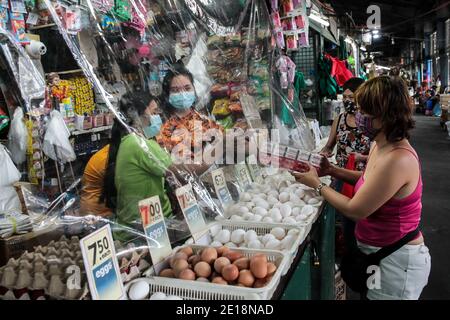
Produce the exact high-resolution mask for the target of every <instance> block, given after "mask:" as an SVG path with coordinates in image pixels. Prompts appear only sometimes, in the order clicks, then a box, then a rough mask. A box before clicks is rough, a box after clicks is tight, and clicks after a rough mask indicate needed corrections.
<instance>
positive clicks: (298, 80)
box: [280, 71, 306, 127]
mask: <svg viewBox="0 0 450 320" xmlns="http://www.w3.org/2000/svg"><path fill="white" fill-rule="evenodd" d="M304 88H306V82H305V77H304V75H303V73H301V72H300V71H296V72H295V79H294V89H295V97H294V100H293V102H292V106H293V107H300V101H299V95H300V92H301V90H302V89H304ZM280 118H281V121H282V122H283V124H284V125H286V126H288V127H292V126H293V125H294V124H295V122H294V118H293V117H292V114H291V112H290V111H289V108H288V107H287V106H286V103H285V101H284V100H283V102H282V107H281V116H280Z"/></svg>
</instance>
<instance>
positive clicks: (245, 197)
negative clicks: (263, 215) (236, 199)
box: [240, 192, 252, 202]
mask: <svg viewBox="0 0 450 320" xmlns="http://www.w3.org/2000/svg"><path fill="white" fill-rule="evenodd" d="M240 200H241V201H244V202H248V201H251V200H252V196H251V194H250V193H248V192H244V193H243V194H242V195H241V198H240Z"/></svg>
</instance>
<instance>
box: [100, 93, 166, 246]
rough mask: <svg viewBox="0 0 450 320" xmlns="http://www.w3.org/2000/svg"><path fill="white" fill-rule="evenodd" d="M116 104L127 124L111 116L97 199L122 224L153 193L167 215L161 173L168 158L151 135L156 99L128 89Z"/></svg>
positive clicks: (156, 124)
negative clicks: (112, 123)
mask: <svg viewBox="0 0 450 320" xmlns="http://www.w3.org/2000/svg"><path fill="white" fill-rule="evenodd" d="M119 108H120V111H121V112H122V114H123V115H124V118H125V119H124V122H125V123H126V124H127V125H128V126H129V127H126V126H124V125H123V124H122V123H120V122H119V121H118V120H117V119H115V120H114V125H113V129H112V134H111V143H110V147H109V154H108V163H107V167H106V174H105V178H104V184H103V185H104V188H103V190H104V191H103V194H102V198H101V199H102V200H103V201H105V203H106V206H107V207H109V208H111V209H112V210H115V220H116V221H117V222H118V223H119V224H121V225H125V226H130V225H131V224H132V222H134V221H139V219H140V213H139V209H138V202H139V201H141V200H143V199H146V198H149V197H151V196H155V195H157V196H159V198H160V201H161V206H162V209H163V212H164V215H165V216H170V215H171V213H172V209H171V206H170V202H169V199H168V197H167V194H166V191H165V175H166V172H167V170H169V167H170V166H171V165H172V161H171V159H170V156H169V154H167V152H165V151H164V150H163V149H161V147H160V146H159V145H158V143H157V142H156V141H154V140H153V139H152V138H154V137H155V136H156V135H157V134H158V133H159V128H160V127H161V118H160V116H159V114H158V113H157V110H158V105H157V102H156V99H155V98H154V97H152V96H150V95H149V94H148V93H147V92H134V93H128V94H126V95H124V96H123V97H122V99H121V101H120V107H119ZM133 130H137V132H133ZM125 234H126V233H120V232H118V233H117V234H115V236H117V237H118V238H119V239H124V237H125V236H124V235H125Z"/></svg>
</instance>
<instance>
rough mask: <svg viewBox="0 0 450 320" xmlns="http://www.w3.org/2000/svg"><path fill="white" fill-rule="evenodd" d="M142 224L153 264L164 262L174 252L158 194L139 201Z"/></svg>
mask: <svg viewBox="0 0 450 320" xmlns="http://www.w3.org/2000/svg"><path fill="white" fill-rule="evenodd" d="M139 211H140V213H141V218H142V226H143V227H144V231H145V235H146V236H147V244H148V247H149V251H150V255H151V256H152V261H153V264H154V265H156V264H158V263H160V262H162V261H163V260H164V259H165V258H166V257H168V256H169V255H170V254H171V252H172V246H171V245H170V239H169V235H168V234H167V227H166V223H165V221H164V215H163V210H162V207H161V202H160V200H159V197H158V196H154V197H151V198H148V199H145V200H141V201H139Z"/></svg>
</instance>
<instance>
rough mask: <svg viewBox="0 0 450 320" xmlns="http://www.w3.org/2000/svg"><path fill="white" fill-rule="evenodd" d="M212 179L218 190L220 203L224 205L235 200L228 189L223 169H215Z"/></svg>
mask: <svg viewBox="0 0 450 320" xmlns="http://www.w3.org/2000/svg"><path fill="white" fill-rule="evenodd" d="M211 175H212V179H213V184H214V188H215V190H216V194H217V196H218V197H219V200H220V203H221V204H222V206H224V207H225V206H227V205H228V204H229V203H231V202H233V198H231V194H230V190H228V187H227V182H226V180H225V174H224V173H223V169H222V168H220V169H217V170H214V171H213V172H212V173H211Z"/></svg>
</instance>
